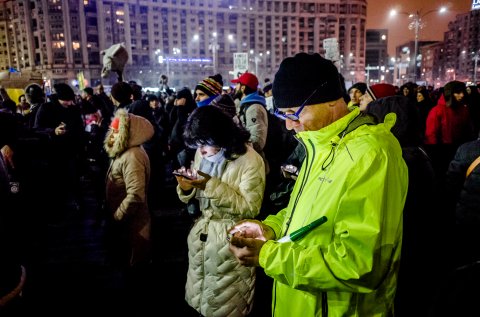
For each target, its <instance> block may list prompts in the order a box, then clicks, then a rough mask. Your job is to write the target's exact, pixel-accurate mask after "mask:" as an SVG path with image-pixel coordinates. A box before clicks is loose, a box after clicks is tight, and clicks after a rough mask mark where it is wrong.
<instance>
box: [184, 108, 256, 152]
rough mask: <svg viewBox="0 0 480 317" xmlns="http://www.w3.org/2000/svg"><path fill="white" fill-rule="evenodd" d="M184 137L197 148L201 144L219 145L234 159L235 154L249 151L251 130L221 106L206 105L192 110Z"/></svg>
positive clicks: (188, 144) (189, 144) (191, 146)
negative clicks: (239, 123)
mask: <svg viewBox="0 0 480 317" xmlns="http://www.w3.org/2000/svg"><path fill="white" fill-rule="evenodd" d="M183 138H184V140H185V144H186V145H187V146H188V147H190V148H197V147H198V145H199V144H200V145H210V146H219V147H221V148H224V149H225V157H226V158H227V159H234V156H236V155H242V154H245V153H246V152H247V142H248V140H249V139H250V132H248V131H247V130H246V129H245V128H244V127H242V126H239V125H237V124H236V123H235V122H234V121H233V119H232V118H230V117H229V116H228V115H226V114H225V113H224V112H223V111H222V110H220V109H219V108H217V107H211V106H205V107H200V108H197V109H195V110H194V111H193V112H192V114H191V115H190V117H189V118H188V121H187V124H186V125H185V132H184V133H183Z"/></svg>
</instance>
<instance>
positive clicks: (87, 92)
mask: <svg viewBox="0 0 480 317" xmlns="http://www.w3.org/2000/svg"><path fill="white" fill-rule="evenodd" d="M83 91H84V92H85V93H86V94H87V95H89V96H93V88H92V87H85V88H83Z"/></svg>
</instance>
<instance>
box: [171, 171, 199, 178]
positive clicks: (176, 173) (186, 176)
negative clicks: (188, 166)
mask: <svg viewBox="0 0 480 317" xmlns="http://www.w3.org/2000/svg"><path fill="white" fill-rule="evenodd" d="M172 173H173V175H176V176H182V177H184V178H186V179H190V180H193V179H195V177H193V175H188V174H186V173H180V172H178V171H173V172H172Z"/></svg>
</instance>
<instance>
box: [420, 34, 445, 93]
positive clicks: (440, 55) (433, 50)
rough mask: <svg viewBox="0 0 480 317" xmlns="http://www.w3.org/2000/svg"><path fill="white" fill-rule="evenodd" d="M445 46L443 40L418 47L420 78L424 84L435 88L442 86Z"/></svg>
mask: <svg viewBox="0 0 480 317" xmlns="http://www.w3.org/2000/svg"><path fill="white" fill-rule="evenodd" d="M444 52H445V47H444V43H443V42H436V43H433V44H429V45H424V46H422V47H421V48H420V54H421V58H422V60H421V70H420V79H422V80H423V81H424V82H425V85H431V86H433V87H435V88H438V87H440V86H443V84H444V83H443V80H442V78H443V75H442V74H444V72H445V69H444V65H445V54H444Z"/></svg>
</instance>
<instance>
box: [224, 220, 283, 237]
mask: <svg viewBox="0 0 480 317" xmlns="http://www.w3.org/2000/svg"><path fill="white" fill-rule="evenodd" d="M239 233H240V235H239ZM228 234H229V235H232V236H237V237H245V238H254V239H259V240H263V241H267V240H272V239H275V232H274V231H273V230H272V228H270V227H269V226H267V225H265V224H263V223H262V222H261V221H258V220H254V219H246V220H242V221H240V222H238V223H237V224H236V225H235V226H233V227H232V228H230V229H228Z"/></svg>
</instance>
